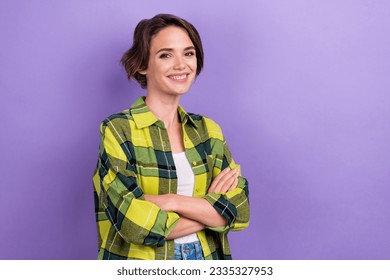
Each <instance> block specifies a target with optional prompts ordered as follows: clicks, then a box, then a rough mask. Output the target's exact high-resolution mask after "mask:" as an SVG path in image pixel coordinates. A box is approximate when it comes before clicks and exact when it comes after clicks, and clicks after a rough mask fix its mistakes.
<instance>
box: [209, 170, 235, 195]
mask: <svg viewBox="0 0 390 280" xmlns="http://www.w3.org/2000/svg"><path fill="white" fill-rule="evenodd" d="M238 176H239V171H238V169H230V168H225V169H224V170H223V171H222V172H221V173H219V174H218V175H217V177H215V179H214V180H213V182H212V184H211V186H210V188H209V190H208V192H209V193H211V192H227V191H229V190H232V189H234V188H236V187H237V184H238Z"/></svg>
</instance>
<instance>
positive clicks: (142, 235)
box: [94, 123, 179, 246]
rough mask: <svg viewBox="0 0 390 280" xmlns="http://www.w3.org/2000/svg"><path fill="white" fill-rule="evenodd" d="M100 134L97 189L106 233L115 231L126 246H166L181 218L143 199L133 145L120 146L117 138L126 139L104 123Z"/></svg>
mask: <svg viewBox="0 0 390 280" xmlns="http://www.w3.org/2000/svg"><path fill="white" fill-rule="evenodd" d="M113 131H114V132H113ZM100 132H101V138H100V152H99V161H98V166H97V169H96V173H95V176H94V185H95V199H96V200H98V203H97V204H98V207H99V208H101V211H102V212H103V211H104V212H103V214H105V215H104V216H106V219H104V218H103V219H102V220H106V221H107V220H108V221H109V222H110V225H109V230H107V231H112V230H113V229H114V230H115V231H117V232H118V234H119V235H120V236H121V237H122V238H123V239H124V240H125V241H126V242H127V243H133V244H137V245H145V246H163V244H164V242H165V238H166V237H167V236H168V235H169V233H170V232H171V231H172V230H173V228H174V227H175V226H176V223H177V222H178V220H179V215H178V214H176V213H174V212H166V211H163V210H162V209H160V208H159V207H158V206H156V205H155V204H153V203H151V202H149V201H146V200H145V199H144V194H143V191H142V189H141V187H140V186H139V185H138V184H137V178H136V173H135V172H136V169H135V160H134V156H133V154H134V147H132V145H131V143H130V142H126V141H123V142H122V143H121V144H120V143H119V141H118V137H119V139H122V138H124V137H123V135H119V134H118V133H119V132H118V131H116V130H112V129H110V127H109V126H108V125H107V124H105V123H102V124H101V126H100ZM114 133H115V135H114ZM95 177H96V178H95ZM97 219H98V226H99V225H100V222H99V218H98V217H97ZM106 221H102V222H101V225H102V227H103V224H104V226H105V227H107V222H106ZM100 235H102V234H101V233H100Z"/></svg>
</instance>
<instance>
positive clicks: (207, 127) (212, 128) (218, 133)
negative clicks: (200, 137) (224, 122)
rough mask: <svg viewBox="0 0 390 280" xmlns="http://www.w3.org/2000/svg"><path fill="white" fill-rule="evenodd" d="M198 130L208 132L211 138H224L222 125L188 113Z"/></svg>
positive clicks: (202, 116) (207, 118)
mask: <svg viewBox="0 0 390 280" xmlns="http://www.w3.org/2000/svg"><path fill="white" fill-rule="evenodd" d="M188 115H189V116H190V117H191V119H192V120H193V121H194V123H195V124H196V125H197V127H198V129H200V130H203V131H205V132H207V133H208V134H209V135H210V136H211V137H214V138H221V139H222V138H223V134H222V129H221V127H220V125H219V124H218V123H217V122H216V121H214V120H213V119H211V118H209V117H207V116H204V115H199V114H193V113H188Z"/></svg>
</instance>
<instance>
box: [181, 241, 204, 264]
mask: <svg viewBox="0 0 390 280" xmlns="http://www.w3.org/2000/svg"><path fill="white" fill-rule="evenodd" d="M175 260H204V257H203V252H202V246H201V245H200V242H199V241H196V242H192V243H184V244H176V243H175Z"/></svg>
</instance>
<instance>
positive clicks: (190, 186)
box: [172, 152, 198, 244]
mask: <svg viewBox="0 0 390 280" xmlns="http://www.w3.org/2000/svg"><path fill="white" fill-rule="evenodd" d="M172 155H173V161H174V162H175V166H176V174H177V194H180V195H185V196H192V194H193V193H194V185H195V176H194V172H192V168H191V165H190V163H189V162H188V160H187V157H186V154H185V152H181V153H175V154H172ZM174 241H175V243H179V244H183V243H190V242H195V241H198V237H197V235H196V233H192V234H189V235H186V236H182V237H179V238H175V240H174Z"/></svg>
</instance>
